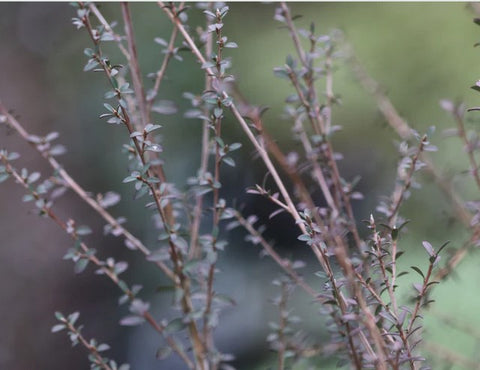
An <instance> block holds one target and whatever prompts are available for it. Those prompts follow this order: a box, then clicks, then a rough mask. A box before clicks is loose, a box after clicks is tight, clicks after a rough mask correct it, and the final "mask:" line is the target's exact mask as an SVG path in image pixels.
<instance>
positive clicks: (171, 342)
mask: <svg viewBox="0 0 480 370" xmlns="http://www.w3.org/2000/svg"><path fill="white" fill-rule="evenodd" d="M0 160H1V161H2V163H3V164H4V165H5V170H6V172H7V173H9V174H11V175H12V176H13V177H14V178H15V180H16V181H17V183H19V184H20V185H22V186H23V187H24V188H25V190H27V191H28V192H29V193H30V194H31V195H32V196H33V197H34V198H35V199H36V200H43V199H42V198H41V197H40V195H39V194H37V193H36V192H35V191H33V190H31V189H30V187H29V185H28V184H27V182H26V180H25V179H24V178H22V176H20V174H19V173H18V172H17V171H16V170H15V169H14V168H13V167H12V166H11V165H10V163H9V162H8V159H7V158H6V157H5V155H3V154H2V153H0ZM47 204H48V203H47V202H44V205H43V206H42V208H41V211H42V212H43V213H44V214H45V215H47V216H48V217H49V218H50V219H51V220H52V221H54V222H55V223H56V224H57V225H58V226H59V227H60V228H61V229H62V230H63V231H65V232H66V233H67V234H68V235H69V236H70V237H71V238H72V239H73V240H74V241H76V242H79V246H80V249H81V250H82V251H83V254H82V255H81V258H86V259H88V260H89V261H90V262H92V263H93V264H94V265H95V266H97V267H98V268H99V269H100V270H101V271H102V273H103V274H104V275H106V276H107V277H109V278H110V280H111V281H112V282H113V283H114V284H115V285H117V287H118V288H119V289H120V290H121V291H122V292H123V293H124V294H125V295H126V296H127V297H128V299H129V300H130V301H133V300H134V299H135V294H134V293H133V292H132V291H131V290H130V289H129V288H125V287H124V286H123V285H122V284H121V282H120V279H119V278H118V276H117V274H116V273H114V272H113V271H112V270H111V269H109V268H108V267H106V266H105V264H104V263H103V262H102V261H100V260H99V259H98V258H97V257H95V255H94V254H92V253H91V252H90V251H91V249H90V248H89V247H88V246H87V245H86V244H85V242H83V241H81V240H80V238H79V236H78V235H77V233H76V232H75V231H73V232H72V231H70V230H69V226H68V224H67V222H65V221H63V220H61V219H60V218H59V217H58V216H57V215H56V214H55V212H54V211H53V209H52V208H51V207H49V206H48V205H47ZM69 223H74V222H73V221H72V220H70V221H69ZM142 316H143V318H144V319H145V320H146V321H147V322H148V323H149V324H150V325H151V326H152V327H153V328H154V329H155V330H156V331H157V332H158V333H160V334H162V335H164V336H165V339H166V340H167V342H168V343H169V345H170V346H171V348H172V349H173V350H174V351H175V352H177V353H178V354H179V356H180V357H181V358H182V359H184V360H185V362H186V364H187V365H188V367H189V368H192V369H193V366H191V365H192V363H191V360H190V359H188V356H187V355H186V354H185V353H184V351H183V349H181V348H180V347H178V346H177V344H176V342H175V341H174V340H173V339H172V338H170V337H169V336H167V335H165V333H164V330H163V329H164V328H163V327H162V326H160V325H159V324H158V323H157V322H156V320H155V319H154V318H153V316H152V315H151V314H150V313H149V312H148V311H145V312H143V314H142Z"/></svg>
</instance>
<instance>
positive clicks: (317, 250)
mask: <svg viewBox="0 0 480 370" xmlns="http://www.w3.org/2000/svg"><path fill="white" fill-rule="evenodd" d="M158 4H159V6H160V7H161V8H162V9H163V10H164V11H165V13H166V14H167V15H168V16H169V18H170V19H171V21H172V22H174V23H175V24H176V25H177V27H178V29H179V31H180V33H181V34H182V36H183V37H184V39H185V41H186V42H187V44H188V45H189V47H190V49H191V51H192V53H194V54H195V56H196V57H197V59H198V60H199V61H200V62H201V63H202V64H205V62H206V60H205V58H204V56H203V55H202V53H201V52H200V50H199V49H198V47H197V46H196V44H195V42H194V41H193V39H192V38H191V36H190V34H189V33H188V32H187V30H186V29H185V27H184V25H183V24H182V23H181V21H180V20H179V19H178V18H177V17H176V16H175V14H173V13H172V12H171V11H170V10H169V8H168V7H166V6H165V5H164V4H163V2H161V1H159V2H158ZM205 70H206V71H207V72H208V73H210V74H211V75H214V72H213V70H212V69H211V68H210V67H207V68H205ZM223 96H224V98H228V97H229V95H228V94H227V92H225V91H224V92H223ZM230 110H231V112H232V113H233V115H234V117H235V118H236V120H237V122H238V123H239V124H240V127H241V128H242V130H243V131H244V132H245V134H246V135H247V137H248V139H249V140H250V142H251V143H252V144H253V145H254V147H255V149H256V151H257V153H258V154H259V156H260V157H261V158H262V160H263V162H264V164H265V166H266V167H267V169H268V170H269V172H270V174H271V175H272V177H273V179H274V181H275V183H276V185H277V187H278V188H279V190H280V193H281V194H282V196H283V198H284V200H285V203H286V205H287V207H288V212H289V213H290V214H291V215H292V217H293V219H294V220H295V222H296V224H297V225H298V227H299V228H300V230H301V231H302V233H304V234H307V230H306V227H305V225H304V223H303V220H302V218H301V217H300V214H299V213H298V211H297V209H296V208H295V205H294V204H293V201H292V199H291V197H290V194H289V193H288V191H287V189H286V187H285V185H284V183H283V181H282V179H281V177H280V176H279V174H278V172H277V170H276V167H275V166H274V165H273V163H272V161H271V159H270V157H269V155H268V153H267V151H266V150H265V147H264V145H263V144H262V143H260V142H259V141H258V140H257V139H256V138H255V136H254V134H253V133H252V131H251V130H250V127H249V126H248V124H247V122H246V121H245V119H244V118H243V117H242V115H241V114H240V112H239V110H238V109H237V107H236V105H235V103H233V102H232V103H231V104H230ZM312 250H313V252H314V254H315V255H316V257H317V259H318V261H319V262H320V264H321V265H322V268H323V269H324V271H325V272H327V275H328V276H329V277H330V279H332V280H331V281H332V282H333V283H334V284H335V286H336V283H335V280H334V279H333V272H332V270H331V267H330V266H329V264H328V260H327V259H326V256H325V254H324V252H322V250H321V247H320V246H319V245H317V244H316V243H314V244H312ZM343 262H346V261H343ZM346 264H347V265H348V264H349V263H346ZM350 276H352V274H350ZM355 285H356V284H355ZM357 293H359V294H360V295H361V294H362V293H361V291H359V290H358V289H357ZM337 297H341V295H340V292H339V291H338V292H337ZM338 299H339V300H340V301H343V299H340V298H338ZM359 301H360V303H361V309H362V311H364V313H365V322H366V323H367V329H368V330H369V332H370V333H371V335H372V338H373V339H374V340H375V342H376V344H377V345H378V344H379V343H380V342H381V335H380V333H379V330H378V328H377V326H376V324H375V319H374V317H373V315H372V314H371V313H370V311H369V309H368V307H366V304H365V301H364V300H363V299H359ZM377 352H378V354H379V363H378V366H379V368H380V369H384V368H385V354H384V350H383V345H378V348H377Z"/></svg>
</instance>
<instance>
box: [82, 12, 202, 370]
mask: <svg viewBox="0 0 480 370" xmlns="http://www.w3.org/2000/svg"><path fill="white" fill-rule="evenodd" d="M80 5H81V6H84V4H83V3H80ZM123 12H124V17H125V20H126V24H127V28H128V27H129V26H128V25H130V26H131V21H130V16H129V13H128V7H127V6H126V5H124V6H123ZM82 22H83V24H84V25H85V27H86V28H87V31H88V33H89V35H90V38H91V40H92V41H93V43H94V44H95V46H97V49H98V54H99V55H96V58H97V61H98V62H99V63H100V65H101V66H102V68H103V70H104V72H105V74H106V76H107V78H108V80H109V82H110V84H112V86H113V82H112V76H111V70H110V67H109V65H107V64H106V62H105V61H104V60H102V58H101V50H100V47H99V42H100V41H99V39H98V38H97V37H96V36H95V33H94V32H93V28H92V25H91V24H90V20H89V17H88V14H87V15H85V16H84V17H83V18H82ZM127 40H130V41H129V43H131V47H133V45H134V40H133V34H132V33H131V32H130V37H129V36H128V35H127ZM135 55H136V54H135ZM131 59H133V56H132V58H131ZM133 69H134V70H137V71H139V70H138V69H136V68H135V67H134V68H133ZM138 73H139V72H138ZM137 82H139V81H137ZM113 87H114V88H115V86H113ZM139 87H141V86H139ZM140 94H141V92H140ZM120 96H121V93H120V92H117V98H119V99H120ZM114 114H115V116H116V117H117V118H119V119H120V120H121V121H122V122H123V123H124V124H125V127H126V128H127V130H128V132H129V134H130V135H131V134H132V133H133V132H134V131H135V130H134V126H133V124H132V122H131V120H130V116H129V115H128V112H127V110H126V109H125V108H124V107H121V108H119V110H118V111H117V110H115V111H114ZM132 141H133V143H134V145H135V149H136V151H137V154H138V157H139V159H140V161H141V163H142V165H143V166H145V164H146V158H145V152H144V151H143V150H142V146H141V145H140V143H139V141H138V139H137V138H136V137H132ZM147 175H148V176H149V177H150V176H152V173H151V171H150V169H149V170H147ZM157 175H158V177H159V178H160V180H161V181H162V182H165V175H164V173H163V167H161V166H158V171H157ZM138 180H139V181H142V178H139V179H138ZM145 185H147V186H148V188H149V189H150V193H151V195H152V197H153V200H154V203H155V206H156V208H157V211H158V214H159V216H160V218H161V220H162V222H163V225H165V226H166V228H167V229H168V230H167V231H168V244H169V247H170V256H171V260H172V262H173V264H174V273H175V275H176V276H177V277H178V281H176V284H177V285H178V287H179V288H181V289H182V290H183V292H184V294H183V296H182V299H181V305H182V310H183V311H184V313H185V314H186V315H188V314H189V313H191V312H192V311H193V304H192V301H191V293H190V279H189V277H188V276H187V275H186V274H185V273H184V271H183V265H184V263H183V256H182V254H181V253H179V251H178V250H177V247H176V246H175V242H174V240H173V239H172V238H173V234H172V233H171V232H170V230H171V226H172V225H173V222H174V220H173V212H172V208H171V204H167V206H165V210H164V207H162V204H161V201H160V196H159V194H158V192H157V189H156V187H155V185H154V184H152V183H151V182H145ZM188 329H189V332H190V340H191V342H192V346H193V350H194V353H195V359H196V363H197V366H199V368H200V370H206V366H205V363H204V353H205V348H204V344H203V343H202V340H201V338H200V335H199V330H198V327H197V323H196V322H195V321H194V320H191V321H190V322H189V323H188Z"/></svg>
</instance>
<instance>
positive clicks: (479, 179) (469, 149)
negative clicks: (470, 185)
mask: <svg viewBox="0 0 480 370" xmlns="http://www.w3.org/2000/svg"><path fill="white" fill-rule="evenodd" d="M453 116H454V118H455V122H456V124H457V128H458V136H459V137H460V139H461V140H462V141H463V145H464V148H465V152H466V153H467V156H468V160H469V161H470V171H471V173H472V176H473V178H474V180H475V183H476V184H477V187H478V188H479V189H480V175H479V173H478V163H477V160H476V159H475V155H474V149H475V148H474V147H473V146H472V144H471V143H470V142H469V140H468V138H467V133H466V132H465V125H464V123H463V118H462V117H461V115H460V114H458V112H454V113H453Z"/></svg>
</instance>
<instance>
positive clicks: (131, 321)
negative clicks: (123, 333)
mask: <svg viewBox="0 0 480 370" xmlns="http://www.w3.org/2000/svg"><path fill="white" fill-rule="evenodd" d="M144 322H145V319H144V318H143V317H140V316H126V317H124V318H123V319H121V320H120V325H123V326H137V325H140V324H143V323H144Z"/></svg>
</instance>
